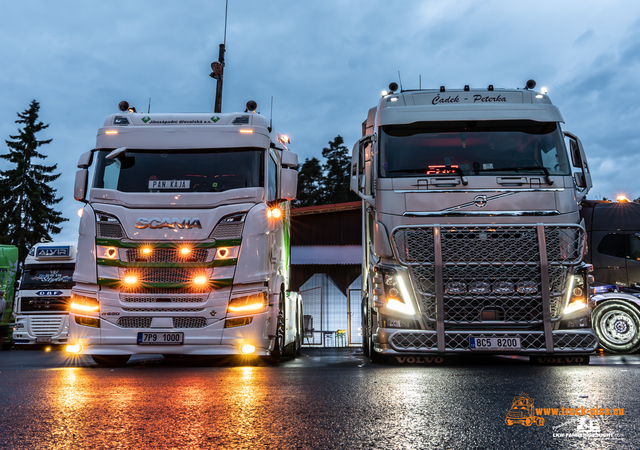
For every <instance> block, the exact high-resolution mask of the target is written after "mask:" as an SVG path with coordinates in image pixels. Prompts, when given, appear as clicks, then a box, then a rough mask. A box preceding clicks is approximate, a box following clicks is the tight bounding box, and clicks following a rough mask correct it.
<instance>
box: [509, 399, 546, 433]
mask: <svg viewBox="0 0 640 450" xmlns="http://www.w3.org/2000/svg"><path fill="white" fill-rule="evenodd" d="M504 422H505V423H506V424H507V425H509V426H511V425H513V424H514V423H519V424H520V425H524V426H527V427H530V426H531V425H533V424H534V423H535V424H536V425H537V426H539V427H540V426H542V425H544V417H538V416H536V415H535V409H534V407H533V399H532V398H531V397H529V395H528V394H525V393H522V394H520V395H516V396H515V397H514V398H513V401H512V402H511V409H510V410H509V412H507V417H506V418H505V419H504Z"/></svg>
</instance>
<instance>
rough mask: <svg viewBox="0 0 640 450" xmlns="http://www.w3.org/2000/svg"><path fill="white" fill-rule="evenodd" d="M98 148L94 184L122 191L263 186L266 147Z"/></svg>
mask: <svg viewBox="0 0 640 450" xmlns="http://www.w3.org/2000/svg"><path fill="white" fill-rule="evenodd" d="M112 150H113V149H109V150H99V151H98V154H97V160H98V161H97V164H96V172H95V177H94V181H93V187H95V188H102V189H115V190H118V191H122V192H222V191H228V190H230V189H239V188H246V187H261V186H262V177H263V164H262V161H263V156H262V155H263V150H257V149H222V150H221V149H216V150H171V151H166V150H134V149H132V150H129V149H127V151H126V152H123V153H120V154H119V155H117V156H116V157H115V158H113V159H107V158H106V156H107V155H108V154H109V153H111V152H112Z"/></svg>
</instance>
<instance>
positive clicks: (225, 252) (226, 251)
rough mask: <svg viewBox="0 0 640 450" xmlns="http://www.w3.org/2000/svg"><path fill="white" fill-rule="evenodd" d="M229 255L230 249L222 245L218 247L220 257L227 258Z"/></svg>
mask: <svg viewBox="0 0 640 450" xmlns="http://www.w3.org/2000/svg"><path fill="white" fill-rule="evenodd" d="M228 256H229V249H228V248H227V247H220V248H219V249H218V258H220V259H227V257H228Z"/></svg>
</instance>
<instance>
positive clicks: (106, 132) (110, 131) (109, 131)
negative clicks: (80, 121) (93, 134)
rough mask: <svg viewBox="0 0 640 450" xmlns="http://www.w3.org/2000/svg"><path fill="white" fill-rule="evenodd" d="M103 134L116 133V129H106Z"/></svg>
mask: <svg viewBox="0 0 640 450" xmlns="http://www.w3.org/2000/svg"><path fill="white" fill-rule="evenodd" d="M104 134H118V130H107V131H105V132H104Z"/></svg>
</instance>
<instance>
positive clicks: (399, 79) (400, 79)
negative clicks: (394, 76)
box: [398, 70, 402, 92]
mask: <svg viewBox="0 0 640 450" xmlns="http://www.w3.org/2000/svg"><path fill="white" fill-rule="evenodd" d="M398 81H400V92H402V78H400V71H399V70H398Z"/></svg>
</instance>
